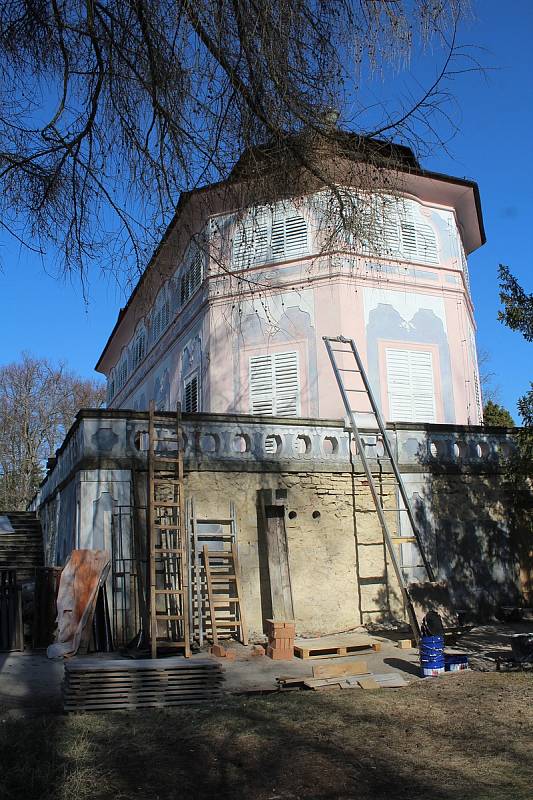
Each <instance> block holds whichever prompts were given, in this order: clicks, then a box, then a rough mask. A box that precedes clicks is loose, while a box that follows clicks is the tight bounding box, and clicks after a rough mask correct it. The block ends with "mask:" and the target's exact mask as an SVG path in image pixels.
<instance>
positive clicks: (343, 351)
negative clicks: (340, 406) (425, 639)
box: [322, 336, 435, 641]
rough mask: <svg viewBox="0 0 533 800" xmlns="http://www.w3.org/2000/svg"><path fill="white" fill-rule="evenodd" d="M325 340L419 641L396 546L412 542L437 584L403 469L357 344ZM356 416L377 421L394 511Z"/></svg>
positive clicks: (336, 338) (331, 338)
mask: <svg viewBox="0 0 533 800" xmlns="http://www.w3.org/2000/svg"><path fill="white" fill-rule="evenodd" d="M322 338H323V340H324V344H325V345H326V350H327V352H328V356H329V359H330V361H331V366H332V367H333V372H334V374H335V379H336V381H337V385H338V387H339V391H340V393H341V397H342V401H343V403H344V408H345V409H346V414H347V415H348V419H349V422H350V425H351V429H352V432H353V436H354V439H355V443H356V446H357V450H358V454H359V456H360V458H361V462H362V464H363V469H364V471H365V475H366V478H367V480H368V485H369V487H370V491H371V493H372V498H373V500H374V504H375V507H376V511H377V514H378V518H379V521H380V524H381V528H382V530H383V537H384V540H385V544H386V547H387V550H388V553H389V556H390V559H391V562H392V565H393V568H394V572H395V574H396V578H397V580H398V583H399V585H400V587H401V590H402V595H403V598H404V602H405V606H406V609H407V613H408V615H409V621H410V624H411V628H412V630H413V635H414V637H415V639H416V640H417V641H418V640H419V638H420V629H419V625H418V622H417V619H416V615H415V612H414V608H413V603H412V601H411V598H410V596H409V591H408V586H407V582H406V580H405V577H404V574H403V571H402V566H401V564H400V561H399V559H398V554H397V552H396V546H398V545H402V544H409V543H411V544H414V545H415V546H416V547H417V548H418V551H419V553H420V557H421V560H422V564H423V566H424V569H425V572H426V574H427V578H428V581H430V582H431V583H433V582H434V581H435V575H434V573H433V568H432V566H431V564H430V563H429V560H428V558H427V555H426V553H425V550H424V545H423V542H422V539H421V536H420V532H419V530H418V526H417V524H416V521H415V517H414V514H413V509H412V507H411V503H410V501H409V497H408V495H407V491H406V488H405V484H404V481H403V478H402V476H401V473H400V470H399V468H398V463H397V461H396V458H395V456H394V453H393V450H392V447H391V444H390V441H389V437H388V434H387V430H386V427H385V423H384V421H383V417H382V416H381V411H380V410H379V407H378V405H377V403H376V400H375V398H374V395H373V392H372V388H371V386H370V383H369V381H368V377H367V375H366V372H365V369H364V366H363V362H362V361H361V358H360V356H359V353H358V351H357V348H356V346H355V342H354V340H353V339H346V338H345V337H344V336H323V337H322ZM338 356H341V359H346V358H347V359H348V362H349V364H350V366H349V367H345V366H339V363H338V362H339V360H341V359H339V358H338ZM343 373H349V374H350V375H352V376H354V377H355V380H356V381H358V385H357V386H351V387H347V386H346V385H345V382H344V380H343ZM350 395H359V396H361V395H366V398H367V400H368V402H369V404H370V410H369V409H368V407H367V408H353V406H352V400H351V398H350ZM356 414H363V415H365V417H366V418H368V417H370V420H372V418H373V419H374V420H375V423H374V424H372V428H374V427H375V428H376V429H377V430H378V431H379V433H380V436H381V439H382V442H383V447H384V451H385V455H386V458H387V459H388V460H389V461H390V463H391V467H392V471H393V474H394V485H395V488H396V489H397V492H396V497H397V498H398V499H399V500H400V501H401V502H403V505H404V507H403V508H401V507H398V508H392V509H389V508H384V506H383V504H382V502H381V499H380V496H379V491H378V487H377V485H376V482H375V480H374V476H373V475H372V470H371V468H370V465H369V463H368V459H367V457H366V453H365V443H364V441H363V438H362V436H361V432H360V430H359V428H358V425H357V422H356ZM365 427H366V424H365ZM391 511H394V512H397V513H398V515H399V514H401V513H403V514H404V515H405V516H404V518H406V520H407V526H408V528H409V529H410V530H411V531H412V535H411V536H409V535H407V536H399V535H394V533H393V532H391V530H390V525H389V523H388V522H387V518H386V513H390V512H391ZM398 533H401V530H399V531H398Z"/></svg>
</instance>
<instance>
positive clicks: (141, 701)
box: [63, 658, 223, 711]
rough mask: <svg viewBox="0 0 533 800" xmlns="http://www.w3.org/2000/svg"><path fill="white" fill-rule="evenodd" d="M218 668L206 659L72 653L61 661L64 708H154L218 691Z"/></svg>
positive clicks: (201, 699) (194, 700) (212, 697)
mask: <svg viewBox="0 0 533 800" xmlns="http://www.w3.org/2000/svg"><path fill="white" fill-rule="evenodd" d="M222 681H223V674H222V668H221V666H220V664H218V663H217V662H216V661H213V660H211V659H196V658H154V659H142V660H141V659H139V660H129V659H116V660H110V659H99V658H94V659H74V660H72V661H67V662H66V663H65V679H64V682H63V703H64V709H65V711H93V710H94V711H100V710H106V709H109V710H112V709H120V708H129V709H135V708H160V707H169V706H178V705H184V704H187V703H208V702H212V701H213V700H216V699H217V698H219V697H220V695H221V692H222Z"/></svg>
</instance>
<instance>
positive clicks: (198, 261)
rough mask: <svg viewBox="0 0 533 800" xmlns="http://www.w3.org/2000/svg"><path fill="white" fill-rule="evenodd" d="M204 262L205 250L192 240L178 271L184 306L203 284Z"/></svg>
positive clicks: (180, 297)
mask: <svg viewBox="0 0 533 800" xmlns="http://www.w3.org/2000/svg"><path fill="white" fill-rule="evenodd" d="M204 263H205V253H204V251H203V250H202V249H201V248H200V247H199V246H198V245H197V244H196V243H195V242H191V244H190V246H189V249H188V250H187V253H186V255H185V258H184V260H183V265H182V267H181V268H180V270H179V273H178V275H179V300H180V305H181V306H184V305H185V303H186V302H187V301H188V300H189V299H190V298H191V297H192V296H193V294H194V293H195V292H196V290H197V289H199V287H200V286H201V284H202V281H203V279H204Z"/></svg>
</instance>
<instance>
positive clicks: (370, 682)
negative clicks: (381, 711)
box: [357, 676, 381, 690]
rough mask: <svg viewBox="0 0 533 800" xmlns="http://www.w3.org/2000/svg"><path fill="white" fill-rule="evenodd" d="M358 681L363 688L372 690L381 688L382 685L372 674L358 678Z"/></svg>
mask: <svg viewBox="0 0 533 800" xmlns="http://www.w3.org/2000/svg"><path fill="white" fill-rule="evenodd" d="M357 683H358V684H359V686H360V687H361V689H370V690H374V689H381V686H380V685H379V683H378V682H377V680H376V679H375V678H373V677H372V676H369V677H364V678H358V680H357Z"/></svg>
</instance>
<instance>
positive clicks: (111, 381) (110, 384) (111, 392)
mask: <svg viewBox="0 0 533 800" xmlns="http://www.w3.org/2000/svg"><path fill="white" fill-rule="evenodd" d="M114 396H115V371H114V370H111V372H110V373H109V375H108V377H107V405H109V403H110V402H111V401H112V399H113V398H114Z"/></svg>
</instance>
